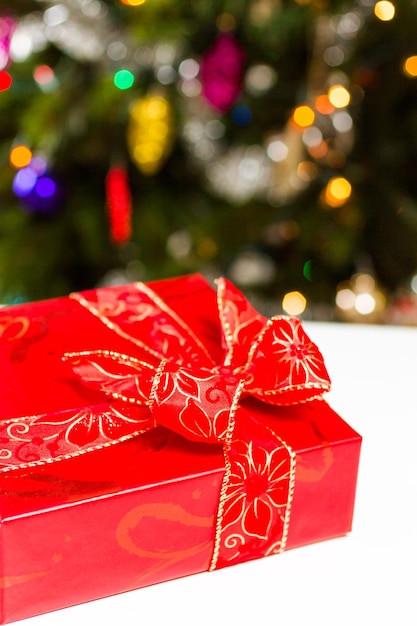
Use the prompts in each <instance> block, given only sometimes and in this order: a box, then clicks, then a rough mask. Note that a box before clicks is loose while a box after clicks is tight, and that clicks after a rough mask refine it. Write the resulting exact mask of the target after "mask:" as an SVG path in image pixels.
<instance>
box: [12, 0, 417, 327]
mask: <svg viewBox="0 0 417 626" xmlns="http://www.w3.org/2000/svg"><path fill="white" fill-rule="evenodd" d="M192 272H201V273H202V274H204V275H205V276H206V277H207V278H208V279H209V280H212V279H213V278H215V277H216V276H219V275H224V276H227V277H228V278H230V279H231V280H232V281H233V282H235V284H236V285H237V286H238V287H239V288H240V289H241V290H242V291H244V292H245V293H246V295H247V296H248V297H249V298H250V299H252V301H253V303H254V304H255V305H256V306H257V307H258V308H259V309H260V310H262V311H263V312H264V313H266V314H274V313H280V312H285V313H289V314H294V315H299V316H301V317H303V318H304V319H316V320H338V321H347V322H365V323H383V324H386V323H390V324H408V325H415V324H417V295H416V292H417V2H416V1H415V0H392V2H391V1H390V2H388V1H375V0H340V1H338V0H212V1H211V2H204V1H203V0H194V1H193V0H191V1H190V0H17V1H16V0H9V1H4V0H0V302H1V303H2V304H12V303H16V302H22V301H27V300H34V299H44V298H50V297H54V296H61V295H66V294H67V293H69V292H70V291H74V290H80V289H85V288H92V287H96V286H103V285H112V284H119V283H125V282H132V281H136V280H145V281H149V280H154V279H158V278H166V277H170V276H176V275H181V274H186V273H192Z"/></svg>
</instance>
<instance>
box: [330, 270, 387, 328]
mask: <svg viewBox="0 0 417 626" xmlns="http://www.w3.org/2000/svg"><path fill="white" fill-rule="evenodd" d="M335 301H336V306H337V308H338V311H339V313H340V315H341V316H342V317H343V318H345V319H346V320H348V321H351V322H354V321H359V322H360V321H377V320H378V317H379V315H380V314H381V311H382V310H383V309H384V306H385V296H384V295H383V293H382V292H381V291H380V290H379V289H378V288H377V286H376V283H375V279H374V278H373V277H372V276H371V275H370V274H368V273H366V272H364V273H358V274H355V275H354V276H352V279H351V280H350V281H347V282H344V283H341V284H340V285H339V286H338V288H337V293H336V299H335Z"/></svg>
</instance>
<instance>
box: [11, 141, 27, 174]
mask: <svg viewBox="0 0 417 626" xmlns="http://www.w3.org/2000/svg"><path fill="white" fill-rule="evenodd" d="M31 159H32V151H31V149H30V148H28V146H24V145H19V146H14V148H12V149H11V151H10V156H9V160H10V164H11V165H13V167H16V168H18V169H19V168H21V167H26V166H27V165H29V163H30V161H31Z"/></svg>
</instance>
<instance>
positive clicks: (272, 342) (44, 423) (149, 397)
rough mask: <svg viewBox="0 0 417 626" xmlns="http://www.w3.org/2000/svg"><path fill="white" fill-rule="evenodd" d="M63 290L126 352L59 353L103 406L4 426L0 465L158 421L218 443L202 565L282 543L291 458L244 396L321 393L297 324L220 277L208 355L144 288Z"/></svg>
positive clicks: (274, 400) (95, 445)
mask: <svg viewBox="0 0 417 626" xmlns="http://www.w3.org/2000/svg"><path fill="white" fill-rule="evenodd" d="M73 298H74V299H75V300H77V301H78V302H79V304H80V305H81V306H83V307H85V308H86V309H87V310H88V311H90V313H91V314H93V315H95V316H96V317H97V318H98V319H99V320H100V321H101V322H102V323H103V324H105V325H106V326H107V327H108V328H110V329H111V330H112V331H113V332H115V333H116V334H117V335H119V336H121V337H123V338H124V339H127V340H128V342H129V344H130V345H131V351H130V353H129V354H121V353H118V352H113V351H109V350H106V347H105V346H103V348H102V349H100V350H85V351H81V352H76V353H68V354H66V355H65V356H64V358H65V359H66V360H67V361H68V362H69V363H70V365H71V366H72V368H73V371H74V372H75V374H76V375H77V376H78V377H79V378H80V380H81V381H82V383H83V384H85V385H87V386H89V387H91V388H93V389H97V390H99V391H101V392H103V394H104V398H103V404H101V405H97V406H96V407H88V408H85V409H82V410H79V409H78V410H73V411H65V412H61V413H57V414H54V415H53V416H46V415H41V416H31V417H22V418H16V419H12V420H8V421H5V422H3V424H2V425H1V427H0V462H1V463H2V465H3V468H2V469H3V471H7V470H9V469H13V468H16V467H22V466H25V467H27V466H31V465H37V464H41V463H46V462H51V461H58V460H59V459H60V458H68V456H75V455H78V454H82V453H85V452H93V451H94V450H97V449H99V448H101V447H103V446H107V445H113V444H117V443H118V442H119V441H123V440H125V439H127V438H132V437H137V436H139V435H140V434H141V433H144V432H146V431H147V430H150V429H152V428H154V427H155V426H157V425H161V426H165V427H167V428H169V429H171V430H173V431H175V432H177V433H179V434H180V435H182V436H184V437H186V438H188V439H190V440H193V441H197V442H198V441H201V442H206V443H210V442H211V443H216V444H222V445H223V449H224V458H225V471H224V478H223V484H222V487H221V490H220V494H219V504H218V511H217V516H216V520H215V528H214V545H213V558H212V564H211V569H214V568H217V567H222V566H224V565H227V564H230V563H231V562H237V561H239V560H247V559H248V558H254V557H257V556H261V555H264V554H269V553H271V552H276V551H280V550H283V549H284V548H285V541H286V535H287V532H288V524H289V517H290V509H291V501H292V494H293V489H294V480H295V454H294V453H293V451H292V450H291V449H290V447H289V446H288V445H287V444H286V443H285V442H284V441H282V440H281V439H280V437H279V436H278V435H277V434H276V433H274V432H272V431H271V430H270V429H269V428H268V427H267V426H266V425H265V424H263V423H261V422H260V421H259V419H258V418H255V417H254V415H253V414H252V413H251V411H250V408H248V407H247V406H246V405H245V397H252V398H255V399H257V400H260V401H262V402H267V403H269V404H275V405H288V404H296V403H299V402H305V401H307V400H310V399H313V398H317V397H320V396H321V395H322V394H323V392H325V391H327V390H328V389H329V387H330V381H329V378H328V375H327V371H326V369H325V366H324V363H323V359H322V356H321V354H320V352H319V350H318V348H317V347H316V346H315V345H314V344H313V343H312V342H311V341H310V339H309V338H308V337H307V335H306V334H305V332H304V330H303V328H302V326H301V322H300V320H298V319H296V318H291V317H286V316H276V317H273V318H271V319H266V318H264V317H263V316H262V315H260V314H259V313H258V312H257V311H255V309H253V307H252V306H251V305H250V304H249V302H248V301H247V300H246V298H245V297H244V296H243V294H241V293H240V292H239V291H238V290H237V289H236V288H235V287H234V286H233V285H232V284H230V283H229V282H228V281H226V280H225V279H219V281H218V291H217V301H218V309H219V317H220V327H221V333H222V347H223V353H224V354H223V359H222V361H221V362H216V361H215V360H214V358H213V357H212V356H211V355H210V354H209V351H208V349H207V348H206V347H205V345H204V343H203V340H202V339H200V338H199V337H196V336H195V334H194V333H193V332H192V330H191V329H190V328H189V327H188V326H187V324H185V322H184V321H183V320H182V319H181V318H179V317H178V316H177V314H176V313H175V312H174V311H173V310H171V309H170V307H169V306H168V305H167V304H166V303H165V302H164V301H162V300H161V299H160V297H159V296H158V295H157V294H156V293H155V292H153V291H152V289H150V287H149V286H147V285H145V284H142V283H137V284H135V285H132V286H130V287H129V288H128V289H126V287H120V288H117V287H116V288H110V289H97V290H95V291H90V292H84V293H82V294H74V295H73ZM196 313H197V312H196ZM106 398H107V399H106Z"/></svg>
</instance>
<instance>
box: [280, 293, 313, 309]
mask: <svg viewBox="0 0 417 626" xmlns="http://www.w3.org/2000/svg"><path fill="white" fill-rule="evenodd" d="M306 306H307V300H306V299H305V297H304V296H303V294H302V293H300V292H299V291H290V292H288V293H286V294H285V296H284V297H283V299H282V308H283V309H284V311H285V312H286V313H288V315H301V313H304V311H305V308H306Z"/></svg>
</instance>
